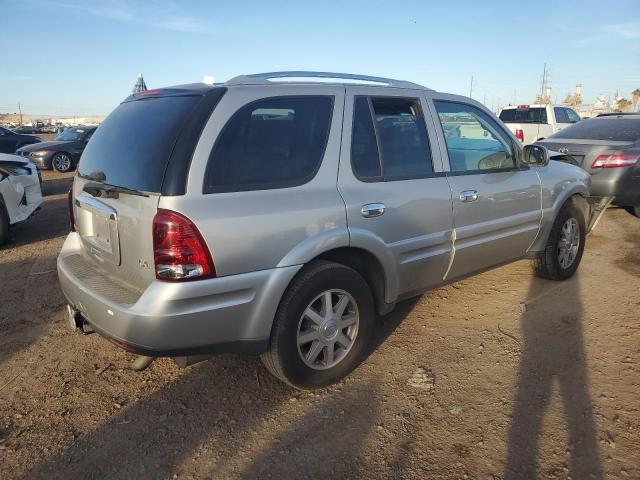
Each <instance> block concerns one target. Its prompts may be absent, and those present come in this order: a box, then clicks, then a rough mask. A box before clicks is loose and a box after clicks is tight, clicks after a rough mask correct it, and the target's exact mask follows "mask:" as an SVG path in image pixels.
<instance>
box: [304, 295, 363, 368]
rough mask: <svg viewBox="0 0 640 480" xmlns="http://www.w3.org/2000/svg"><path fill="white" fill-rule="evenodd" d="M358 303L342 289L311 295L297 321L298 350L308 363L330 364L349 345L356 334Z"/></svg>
mask: <svg viewBox="0 0 640 480" xmlns="http://www.w3.org/2000/svg"><path fill="white" fill-rule="evenodd" d="M359 321H360V316H359V313H358V305H357V303H356V301H355V299H354V298H353V296H351V294H349V293H348V292H345V291H344V290H326V291H324V292H322V293H321V294H320V295H318V296H317V297H315V298H314V299H313V300H312V301H311V303H309V305H308V306H307V308H306V309H305V310H304V313H303V314H302V316H301V317H300V321H299V322H298V333H297V342H298V353H299V354H300V358H302V361H303V362H304V363H305V365H307V366H308V367H311V368H313V369H316V370H325V369H327V368H331V367H333V366H335V365H337V364H338V363H340V361H342V359H344V358H345V356H346V355H347V353H349V351H350V350H351V348H352V347H353V344H354V342H355V339H356V336H357V335H358V325H359Z"/></svg>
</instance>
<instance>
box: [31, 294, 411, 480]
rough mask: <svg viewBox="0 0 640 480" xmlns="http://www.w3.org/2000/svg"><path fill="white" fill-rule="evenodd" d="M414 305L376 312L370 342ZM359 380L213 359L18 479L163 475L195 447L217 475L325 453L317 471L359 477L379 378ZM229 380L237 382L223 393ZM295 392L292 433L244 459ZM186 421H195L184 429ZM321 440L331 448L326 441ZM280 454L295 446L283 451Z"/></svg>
mask: <svg viewBox="0 0 640 480" xmlns="http://www.w3.org/2000/svg"><path fill="white" fill-rule="evenodd" d="M415 303H416V300H414V301H410V302H403V303H402V304H400V305H399V307H398V309H397V310H396V311H394V312H392V313H391V314H389V315H387V316H385V317H384V318H382V319H380V321H379V323H378V327H377V329H376V334H375V339H376V340H375V344H374V349H375V348H377V346H379V345H380V344H381V343H382V342H383V341H384V340H385V339H386V338H387V337H388V336H389V335H390V334H391V333H393V331H394V330H395V329H396V327H397V326H398V325H399V324H400V323H401V322H402V320H403V319H404V318H405V317H406V315H408V314H409V312H410V311H411V309H412V308H413V306H414V305H415ZM135 375H136V374H135V373H133V372H131V381H136V377H135ZM365 377H366V376H360V377H359V378H358V379H353V378H350V379H349V380H348V382H349V384H348V385H346V386H345V388H344V390H342V389H341V388H340V387H339V386H338V387H334V388H330V389H326V390H323V391H321V392H320V395H319V397H318V396H315V395H311V394H307V393H301V392H297V391H295V390H293V389H291V388H290V387H288V386H286V385H284V384H282V383H280V382H278V381H277V380H275V379H274V378H273V377H271V376H270V375H269V374H268V373H267V372H266V370H265V369H264V368H263V367H262V365H261V364H260V363H259V360H258V359H257V358H255V357H239V356H235V355H224V356H219V357H215V358H213V359H212V360H210V361H207V362H204V363H201V364H198V365H195V366H193V367H191V368H190V369H189V370H187V371H186V372H185V373H184V374H183V375H182V376H180V377H179V378H178V379H177V381H176V382H175V383H173V384H171V385H170V386H168V387H166V388H163V389H161V390H159V391H157V392H156V393H154V394H152V395H150V396H149V397H147V398H144V399H142V400H139V401H138V402H136V403H134V404H132V405H131V407H129V408H127V409H126V410H124V411H123V412H122V413H120V414H118V415H115V416H112V417H110V418H109V419H107V421H106V422H105V423H104V424H102V425H100V426H99V427H97V429H96V430H94V431H92V432H90V433H88V434H86V435H84V436H81V437H79V438H77V439H75V441H74V443H73V445H71V446H70V447H68V448H67V449H65V450H63V451H62V452H60V453H59V454H57V455H52V456H51V457H49V458H47V459H44V460H43V461H42V462H40V463H39V464H37V465H35V466H34V468H33V469H32V470H31V471H29V472H28V473H26V474H25V475H24V478H29V479H33V478H42V479H52V478H65V479H66V478H105V477H108V478H165V477H168V475H169V472H176V471H180V466H181V465H182V464H183V462H185V461H186V460H187V459H188V458H189V457H191V456H192V455H194V453H195V452H196V451H197V452H198V456H199V459H200V460H199V464H200V466H199V467H198V468H200V470H201V472H200V473H202V474H204V475H209V476H213V477H220V476H221V475H222V476H224V477H226V476H228V475H232V476H235V475H237V474H241V475H242V476H244V477H249V478H251V477H261V476H265V474H266V473H268V474H269V475H270V476H272V477H274V478H277V477H279V478H293V477H296V476H299V475H300V472H303V471H304V470H303V469H304V468H305V465H304V461H305V458H306V459H309V456H308V455H313V456H314V458H316V459H317V456H318V455H320V456H324V457H326V458H325V460H326V461H323V462H319V463H318V462H317V461H314V465H323V467H321V469H320V470H321V471H315V470H314V472H313V474H314V475H323V474H326V475H327V476H336V478H340V477H341V476H342V477H344V476H349V475H356V474H357V473H358V468H359V467H358V465H357V464H356V463H354V462H350V461H349V459H350V458H351V459H352V458H353V457H352V455H353V454H354V452H357V451H359V449H360V448H361V445H362V443H363V442H364V440H365V439H366V438H367V436H368V435H369V433H370V431H371V429H372V428H375V425H376V420H377V418H378V413H379V398H378V396H377V394H376V392H377V387H376V381H375V378H374V379H373V380H372V379H368V378H365ZM230 382H233V384H234V388H233V389H230V390H226V389H225V385H228V384H229V383H230ZM298 395H304V396H305V398H306V399H303V400H301V401H300V403H303V402H306V401H308V402H309V404H308V405H305V406H304V408H306V410H308V411H305V412H304V413H302V415H298V416H297V415H295V414H292V415H293V416H294V417H296V418H295V419H294V420H293V421H292V423H291V424H290V428H289V430H287V431H285V432H281V433H279V432H275V434H274V435H275V436H276V437H277V439H276V438H274V439H271V438H268V439H267V440H268V441H267V442H266V445H265V446H264V447H263V449H262V451H261V453H260V454H259V455H258V456H257V458H251V459H249V460H248V461H247V462H246V464H245V465H241V463H242V462H240V460H239V457H240V455H239V452H241V451H242V449H243V448H246V447H247V444H248V443H249V442H250V441H253V440H255V437H256V432H257V431H260V430H264V429H267V430H268V428H267V427H266V426H265V425H268V423H269V420H270V418H271V417H272V416H274V415H280V414H281V413H279V412H281V411H282V407H283V405H287V404H286V403H285V402H288V401H289V400H290V399H292V398H293V397H296V396H298ZM363 405H364V406H366V408H363ZM87 408H91V406H87ZM286 410H287V409H286V408H285V412H286ZM184 425H190V426H194V428H192V429H189V430H188V431H187V430H186V429H185V428H184ZM327 445H331V448H324V447H326V446H327ZM323 446H324V447H323ZM320 447H321V448H320ZM282 452H285V453H286V452H296V453H295V454H293V453H292V454H291V455H288V456H286V457H282V455H284V454H285V453H282ZM323 452H324V453H323ZM332 452H333V453H332ZM336 452H337V453H336ZM324 457H323V458H324ZM343 457H344V461H343ZM238 462H240V464H239V463H238ZM301 469H302V470H301Z"/></svg>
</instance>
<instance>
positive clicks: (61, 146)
mask: <svg viewBox="0 0 640 480" xmlns="http://www.w3.org/2000/svg"><path fill="white" fill-rule="evenodd" d="M96 128H98V127H71V128H67V129H65V130H64V131H63V132H61V133H60V134H59V135H58V136H57V137H56V139H55V140H54V141H52V142H42V143H38V144H37V145H28V146H26V147H22V148H19V149H18V150H17V151H16V153H17V154H18V155H22V156H23V157H29V159H30V160H31V161H32V162H33V163H35V164H36V165H37V166H38V168H41V169H50V168H53V169H55V170H57V171H59V172H68V171H70V170H73V169H74V168H75V167H76V165H78V161H80V156H81V155H82V152H83V151H84V147H86V146H87V142H88V141H89V139H90V138H91V135H93V132H95V131H96Z"/></svg>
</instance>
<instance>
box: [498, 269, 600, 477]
mask: <svg viewBox="0 0 640 480" xmlns="http://www.w3.org/2000/svg"><path fill="white" fill-rule="evenodd" d="M579 276H580V274H579V273H578V274H576V276H574V277H573V278H571V279H570V280H567V281H565V282H563V283H558V284H555V285H554V287H552V289H550V288H549V285H550V283H549V282H548V281H545V280H541V279H537V278H534V279H533V280H532V282H531V286H530V288H529V294H528V299H529V300H528V302H527V309H526V311H525V313H524V314H523V315H522V331H523V332H524V345H523V352H522V355H521V361H520V367H519V371H518V385H517V393H516V400H515V408H514V412H513V421H512V424H511V429H510V432H509V438H508V449H509V452H508V458H507V465H506V468H505V474H504V478H505V480H514V479H534V478H556V477H557V475H558V473H559V472H552V471H549V472H540V471H538V470H539V469H538V453H539V449H538V446H539V442H540V435H541V429H542V420H543V417H544V415H545V411H546V409H547V407H548V405H549V404H550V403H551V397H552V393H553V386H554V384H555V385H556V386H557V388H558V390H559V392H560V396H561V398H562V403H563V407H564V413H565V415H564V417H565V418H566V421H567V427H568V433H569V450H570V463H569V464H568V465H566V466H565V468H567V469H568V470H569V472H570V474H571V478H574V479H581V480H582V479H585V480H586V479H602V466H601V463H600V454H599V449H598V443H597V437H596V427H595V423H594V415H593V406H592V401H591V396H590V394H589V376H588V368H587V365H586V356H585V351H584V339H583V333H582V318H583V312H582V300H581V298H580V280H579ZM543 298H544V301H542V299H543ZM563 477H564V476H563Z"/></svg>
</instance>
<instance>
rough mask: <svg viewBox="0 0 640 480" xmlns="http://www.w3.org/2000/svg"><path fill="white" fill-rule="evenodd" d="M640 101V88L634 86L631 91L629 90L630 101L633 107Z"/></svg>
mask: <svg viewBox="0 0 640 480" xmlns="http://www.w3.org/2000/svg"><path fill="white" fill-rule="evenodd" d="M638 102H640V88H636V89H635V90H634V91H633V92H631V103H633V106H634V107H635V106H636V105H638Z"/></svg>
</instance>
